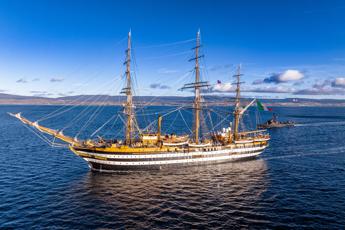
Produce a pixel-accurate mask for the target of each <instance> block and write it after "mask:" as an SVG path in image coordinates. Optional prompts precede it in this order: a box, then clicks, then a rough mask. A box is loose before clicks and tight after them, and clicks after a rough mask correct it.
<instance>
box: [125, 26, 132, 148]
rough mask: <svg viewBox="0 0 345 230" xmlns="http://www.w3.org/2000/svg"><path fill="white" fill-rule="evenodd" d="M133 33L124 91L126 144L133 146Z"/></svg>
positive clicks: (129, 40)
mask: <svg viewBox="0 0 345 230" xmlns="http://www.w3.org/2000/svg"><path fill="white" fill-rule="evenodd" d="M131 36H132V35H131V31H129V32H128V42H127V50H126V61H125V65H126V88H124V89H122V93H124V94H126V97H127V99H126V103H125V114H126V116H127V122H126V144H127V145H131V144H132V132H133V118H134V113H133V94H132V79H131Z"/></svg>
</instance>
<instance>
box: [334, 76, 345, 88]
mask: <svg viewBox="0 0 345 230" xmlns="http://www.w3.org/2000/svg"><path fill="white" fill-rule="evenodd" d="M332 86H333V87H340V88H345V77H338V78H336V79H335V80H334V81H333V82H332Z"/></svg>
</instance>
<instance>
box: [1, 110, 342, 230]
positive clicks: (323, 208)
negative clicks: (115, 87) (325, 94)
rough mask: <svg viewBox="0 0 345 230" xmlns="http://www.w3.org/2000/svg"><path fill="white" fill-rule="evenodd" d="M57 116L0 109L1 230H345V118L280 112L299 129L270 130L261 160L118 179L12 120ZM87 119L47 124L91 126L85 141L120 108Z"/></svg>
mask: <svg viewBox="0 0 345 230" xmlns="http://www.w3.org/2000/svg"><path fill="white" fill-rule="evenodd" d="M57 109H59V107H57V106H0V168H1V172H0V228H15V229H41V228H53V229H55V228H57V229H60V228H68V229H94V228H99V229H162V228H163V229H167V228H169V229H175V228H177V229H180V228H184V229H203V228H211V229H224V228H226V229H229V228H252V229H262V228H268V229H270V228H299V229H300V228H315V229H322V228H327V229H344V228H345V108H274V110H275V111H276V112H277V113H278V114H279V115H280V119H282V120H286V119H290V120H294V121H296V122H298V125H297V126H296V127H294V128H282V129H276V130H271V131H270V134H271V136H272V140H271V142H270V146H269V148H268V149H267V150H266V151H265V152H264V153H263V154H262V155H261V156H260V157H259V158H257V159H255V160H250V161H243V162H236V163H227V164H219V165H210V166H203V167H197V166H196V167H189V168H179V169H178V170H173V169H167V170H161V171H147V172H125V173H112V174H104V173H93V172H91V171H90V170H89V168H88V166H87V164H86V163H85V162H84V161H83V160H82V159H80V158H78V157H77V156H75V155H74V154H72V153H71V152H70V151H69V150H68V149H66V148H52V147H51V146H49V145H48V144H47V143H45V142H44V141H43V140H41V139H40V138H38V137H37V136H36V135H35V134H34V133H32V132H31V130H29V129H27V128H26V127H25V126H23V125H22V124H21V123H20V122H19V121H18V120H16V119H14V118H13V117H10V116H8V115H7V114H6V112H19V111H22V112H23V115H24V116H27V117H29V118H31V119H38V118H40V117H42V114H46V115H47V114H49V113H50V112H51V111H55V110H57ZM82 109H83V108H79V110H78V111H77V112H76V111H73V110H71V111H69V112H66V113H64V114H62V115H61V116H58V117H56V118H51V119H48V120H45V121H42V122H41V123H42V124H45V125H49V126H50V127H53V128H62V127H65V126H67V124H69V123H70V127H67V128H66V129H65V131H64V132H65V133H67V134H70V135H72V134H74V135H75V134H76V133H78V132H79V131H80V127H83V126H84V125H85V124H86V125H85V130H82V131H83V132H80V135H79V136H80V138H82V137H83V135H85V136H87V135H90V133H93V132H94V131H95V130H96V129H97V127H99V125H100V124H102V123H104V121H106V120H108V119H109V117H111V116H112V114H114V111H118V110H119V109H120V108H115V107H107V108H105V109H104V110H103V111H97V112H99V114H101V115H100V116H101V118H97V119H95V121H94V122H91V121H90V122H88V119H87V118H86V116H85V117H80V119H79V120H77V119H75V120H73V117H75V115H76V114H79V113H80V112H82ZM160 110H161V111H162V113H163V112H166V111H169V110H171V108H168V107H155V108H153V109H152V111H153V112H152V114H153V116H156V114H157V111H160ZM188 114H189V113H188V112H186V114H185V115H186V118H185V121H186V123H187V124H188V122H189V121H190V117H191V116H189V117H188ZM268 116H269V114H264V115H263V120H265V119H266V118H268ZM138 119H139V120H140V121H139V123H140V124H142V125H144V124H148V125H149V124H150V121H145V119H146V118H138ZM174 119H175V123H176V125H174V126H173V127H169V124H170V123H171V122H172V121H173V120H174ZM163 121H165V123H164V125H163V129H171V130H169V131H171V132H176V131H178V130H180V129H181V128H180V125H181V124H184V121H183V119H182V118H181V117H180V116H175V115H172V116H171V117H168V116H167V117H165V118H164V120H163ZM224 122H225V123H227V122H228V121H224ZM87 123H90V126H88V125H87ZM119 127H120V124H116V123H112V124H111V123H109V127H108V126H106V130H107V131H102V132H103V133H101V131H100V133H101V134H102V135H109V136H114V137H116V136H121V135H122V134H121V132H115V128H119ZM181 127H182V126H181ZM109 129H110V130H114V131H111V132H110V133H109ZM174 129H175V130H174ZM187 130H188V128H187ZM87 132H89V133H87ZM95 136H96V135H95Z"/></svg>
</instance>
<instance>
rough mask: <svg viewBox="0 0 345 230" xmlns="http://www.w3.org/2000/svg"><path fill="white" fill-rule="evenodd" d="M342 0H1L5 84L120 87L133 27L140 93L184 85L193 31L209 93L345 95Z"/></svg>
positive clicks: (61, 90) (171, 91)
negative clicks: (239, 74) (237, 83)
mask: <svg viewBox="0 0 345 230" xmlns="http://www.w3.org/2000/svg"><path fill="white" fill-rule="evenodd" d="M344 11H345V2H344V1H337V0H334V1H331V2H330V1H321V0H319V1H311V0H310V1H306V0H302V1H297V0H292V1H268V0H263V1H254V0H252V1H220V0H218V1H215V0H214V1H206V0H201V1H191V0H190V1H187V0H185V1H182V0H181V1H180V0H175V1H115V0H114V1H87V0H85V1H73V0H71V1H53V0H51V1H34V0H33V1H26V0H23V1H15V0H8V1H5V0H0V44H1V45H0V92H3V93H13V94H22V95H41V96H49V97H58V96H63V95H76V94H99V93H108V94H113V95H115V94H118V92H119V90H120V88H121V87H122V86H123V79H122V77H121V76H122V74H123V72H124V67H123V65H122V64H123V61H124V50H125V49H126V35H127V33H128V31H129V29H130V28H131V30H132V35H133V50H134V56H135V63H133V71H134V72H135V76H136V85H137V91H136V93H137V94H140V95H186V94H188V93H186V92H180V91H178V90H177V89H178V88H179V87H181V86H182V84H183V83H187V82H189V81H191V80H192V78H193V76H192V73H191V72H190V71H191V70H192V69H193V63H190V62H188V59H189V58H190V57H192V55H193V53H192V52H193V51H192V50H191V49H190V48H191V47H193V46H194V43H195V40H194V38H195V35H196V32H197V30H198V29H199V28H200V29H201V36H202V43H203V50H202V52H203V53H204V54H205V59H204V60H203V61H202V68H203V73H204V74H203V77H204V78H205V79H207V80H209V81H210V82H211V83H212V84H215V83H216V81H217V80H221V82H222V84H218V85H217V84H216V85H214V86H213V87H212V89H211V91H212V92H213V93H222V94H227V93H229V92H232V90H233V89H232V87H231V85H230V84H229V82H231V81H232V79H231V76H232V75H233V74H234V71H235V69H236V66H237V65H238V64H240V63H242V68H243V73H244V74H245V75H244V76H243V80H244V81H245V82H246V83H245V85H243V89H244V91H245V92H244V94H246V95H248V96H264V97H313V98H314V97H317V98H345V96H344V95H345V30H344V28H345V14H344V13H343V12H344Z"/></svg>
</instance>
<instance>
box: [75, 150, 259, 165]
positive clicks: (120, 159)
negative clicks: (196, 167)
mask: <svg viewBox="0 0 345 230" xmlns="http://www.w3.org/2000/svg"><path fill="white" fill-rule="evenodd" d="M262 151H263V149H259V150H255V151H245V152H241V153H222V154H212V155H211V154H210V155H208V154H202V155H193V156H181V157H160V158H137V159H136V158H131V159H124V158H103V157H98V156H93V155H89V156H81V157H82V158H84V159H98V160H105V161H116V162H142V161H151V162H155V161H169V160H188V159H198V158H214V157H215V158H217V157H222V156H231V155H242V154H250V153H260V152H262Z"/></svg>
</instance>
